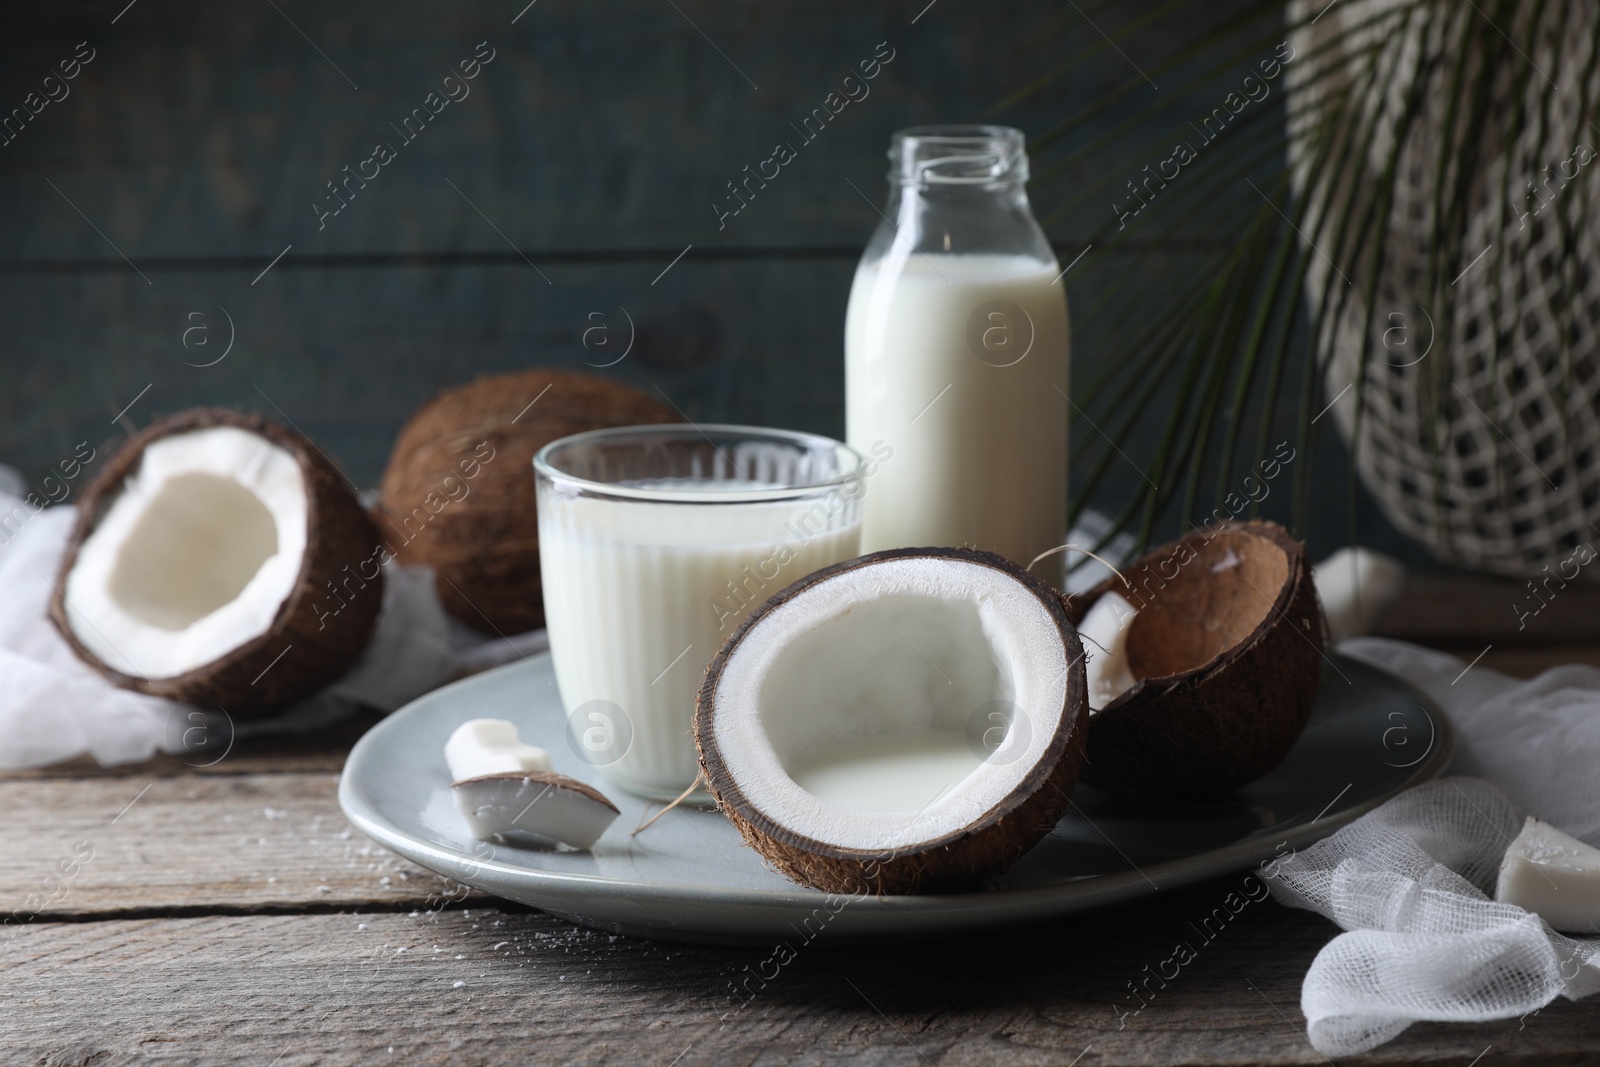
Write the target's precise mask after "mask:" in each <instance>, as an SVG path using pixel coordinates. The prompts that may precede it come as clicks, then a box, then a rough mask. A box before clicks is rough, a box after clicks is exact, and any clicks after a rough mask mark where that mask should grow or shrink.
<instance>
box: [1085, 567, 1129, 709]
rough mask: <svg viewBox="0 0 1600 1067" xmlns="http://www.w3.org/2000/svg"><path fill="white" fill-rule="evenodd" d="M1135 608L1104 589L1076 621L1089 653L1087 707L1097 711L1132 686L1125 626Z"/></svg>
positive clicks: (1127, 624)
mask: <svg viewBox="0 0 1600 1067" xmlns="http://www.w3.org/2000/svg"><path fill="white" fill-rule="evenodd" d="M1138 613H1139V612H1138V609H1136V608H1135V607H1134V606H1133V605H1132V604H1130V603H1128V602H1127V601H1126V600H1124V599H1123V598H1122V597H1120V596H1118V595H1117V594H1116V593H1115V592H1108V593H1105V594H1104V595H1103V596H1101V597H1100V599H1099V600H1096V601H1095V602H1094V607H1092V608H1090V609H1089V613H1088V614H1087V615H1085V616H1084V617H1083V621H1082V622H1081V623H1079V624H1078V635H1079V636H1080V637H1082V638H1083V641H1084V644H1085V646H1086V647H1085V649H1084V651H1085V652H1087V653H1088V654H1089V663H1088V667H1087V670H1088V678H1089V710H1090V711H1099V710H1100V709H1101V708H1103V707H1105V706H1106V705H1107V704H1109V703H1111V702H1112V701H1113V700H1115V699H1117V698H1118V697H1119V696H1121V695H1122V694H1123V693H1126V692H1127V691H1128V690H1130V689H1132V688H1133V683H1134V677H1133V669H1132V668H1131V667H1129V666H1128V629H1129V627H1131V626H1132V625H1133V618H1134V616H1135V615H1137V614H1138Z"/></svg>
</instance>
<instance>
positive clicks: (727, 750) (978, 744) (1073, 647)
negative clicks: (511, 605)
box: [695, 548, 1088, 893]
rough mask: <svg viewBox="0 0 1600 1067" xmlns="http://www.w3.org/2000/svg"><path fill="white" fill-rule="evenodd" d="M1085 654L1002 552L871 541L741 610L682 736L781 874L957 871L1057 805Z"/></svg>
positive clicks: (1028, 836)
mask: <svg viewBox="0 0 1600 1067" xmlns="http://www.w3.org/2000/svg"><path fill="white" fill-rule="evenodd" d="M1083 662H1084V657H1083V649H1082V646H1081V645H1080V644H1079V643H1078V638H1077V634H1076V632H1075V631H1074V629H1073V627H1072V624H1071V622H1070V621H1069V620H1068V618H1067V615H1066V612H1065V610H1064V609H1063V607H1062V604H1061V602H1060V599H1059V598H1058V596H1057V595H1056V593H1055V591H1054V590H1053V589H1051V588H1050V587H1049V586H1048V585H1046V584H1045V583H1044V582H1042V581H1040V580H1039V579H1037V578H1035V577H1034V576H1032V575H1030V574H1028V573H1027V572H1026V571H1024V570H1022V569H1021V568H1020V567H1018V566H1016V565H1015V564H1013V563H1011V562H1010V561H1008V560H1006V559H1004V558H1002V557H999V556H996V555H993V554H991V553H987V552H976V551H971V550H965V549H944V548H938V549H897V550H891V551H886V552H878V553H873V554H871V555H867V556H863V557H861V558H859V559H854V560H849V561H847V562H844V563H840V564H836V565H835V566H832V567H827V568H825V569H823V570H820V571H817V572H816V573H814V574H811V575H809V576H807V577H806V578H803V579H801V580H800V581H798V582H796V583H795V584H794V585H792V586H790V587H788V588H787V589H785V590H784V591H783V592H781V593H779V594H778V595H777V596H775V597H773V598H772V599H771V600H769V601H767V602H766V603H765V604H764V605H762V606H761V608H759V609H758V610H757V611H756V612H755V613H754V614H753V615H752V616H751V617H750V618H749V619H748V620H746V622H745V623H744V624H743V625H742V626H741V627H740V628H739V630H738V631H737V632H736V633H735V634H734V635H733V636H732V637H731V638H730V639H729V641H728V643H727V644H726V645H724V646H723V648H722V651H721V652H719V653H718V655H717V657H716V658H715V659H714V660H713V661H712V663H711V665H710V667H709V668H708V670H707V672H706V679H705V684H704V686H703V687H702V689H701V691H700V697H699V702H698V706H697V710H696V715H695V741H696V744H697V746H698V748H699V752H700V761H701V766H702V769H703V770H704V772H705V775H706V779H707V781H708V783H709V788H710V790H711V792H712V793H713V794H714V795H715V796H716V798H717V800H718V803H719V805H720V806H721V808H722V810H723V811H724V812H725V813H726V814H727V816H728V818H729V819H730V820H732V822H733V823H734V825H735V826H736V827H738V829H739V831H740V833H741V834H743V836H744V838H745V840H746V841H747V842H749V843H750V844H751V845H752V846H753V847H754V848H755V849H757V850H758V851H759V852H760V853H761V854H762V855H763V856H765V857H766V858H767V859H768V860H769V861H771V862H772V864H773V865H774V866H776V867H777V868H778V869H779V870H781V871H782V872H783V873H785V874H787V875H788V876H789V877H791V878H793V879H795V880H796V881H798V882H801V883H803V884H805V885H809V886H813V887H815V888H818V889H823V890H828V891H832V892H873V893H912V892H929V891H935V890H948V889H959V888H968V887H971V886H973V885H975V884H977V883H980V882H981V881H982V880H983V879H985V878H987V877H989V876H991V875H993V874H996V873H998V872H999V871H1002V870H1004V869H1005V868H1006V867H1008V866H1009V865H1010V864H1011V863H1013V862H1015V861H1016V859H1017V858H1018V857H1020V856H1021V855H1022V854H1023V853H1024V852H1026V851H1027V850H1028V849H1029V848H1031V847H1032V846H1033V845H1034V844H1035V843H1037V842H1038V840H1039V839H1040V838H1041V837H1043V836H1044V835H1045V834H1046V833H1048V832H1049V830H1050V828H1051V827H1052V826H1054V825H1055V823H1056V821H1057V820H1058V819H1059V818H1060V817H1061V815H1062V814H1064V812H1065V810H1066V808H1067V805H1068V800H1067V798H1068V795H1069V794H1070V792H1071V790H1072V786H1073V783H1074V781H1075V780H1076V778H1077V774H1078V770H1079V767H1080V765H1081V763H1082V760H1083V749H1084V737H1085V733H1086V730H1087V718H1088V710H1087V703H1086V700H1085V688H1084V669H1083Z"/></svg>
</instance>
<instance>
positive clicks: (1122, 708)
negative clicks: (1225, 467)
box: [1067, 522, 1326, 800]
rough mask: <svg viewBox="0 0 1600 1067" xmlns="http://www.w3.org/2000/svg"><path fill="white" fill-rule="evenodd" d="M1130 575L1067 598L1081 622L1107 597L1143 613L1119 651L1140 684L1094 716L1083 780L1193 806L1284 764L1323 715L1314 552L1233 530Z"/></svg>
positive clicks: (1241, 526)
mask: <svg viewBox="0 0 1600 1067" xmlns="http://www.w3.org/2000/svg"><path fill="white" fill-rule="evenodd" d="M1123 574H1124V575H1125V576H1126V578H1127V582H1126V583H1125V582H1124V581H1123V579H1122V578H1119V577H1116V576H1114V575H1113V576H1112V577H1110V578H1107V579H1106V580H1105V581H1104V582H1101V583H1100V584H1099V585H1097V586H1095V587H1094V588H1093V589H1090V590H1089V591H1087V592H1085V593H1080V594H1078V595H1076V596H1073V597H1069V598H1067V601H1068V607H1069V611H1070V612H1071V616H1072V620H1073V622H1074V624H1080V623H1084V622H1085V620H1086V618H1087V616H1088V615H1089V613H1090V612H1091V610H1092V609H1093V608H1094V606H1095V604H1096V603H1097V602H1098V601H1099V599H1100V598H1101V597H1102V596H1103V595H1105V594H1107V593H1116V594H1117V595H1119V596H1121V597H1122V598H1123V599H1124V600H1126V601H1127V602H1128V603H1129V604H1130V605H1132V607H1133V608H1134V609H1135V610H1136V612H1137V614H1135V615H1134V616H1133V618H1132V620H1131V621H1130V622H1129V623H1128V624H1127V630H1126V633H1125V634H1124V635H1122V636H1123V642H1124V643H1123V646H1122V648H1121V649H1112V650H1111V651H1112V654H1113V655H1114V656H1118V657H1120V659H1121V660H1122V666H1124V667H1125V669H1126V671H1127V673H1128V676H1129V679H1130V680H1131V683H1132V684H1131V688H1127V689H1126V690H1125V691H1123V692H1121V694H1120V695H1119V696H1116V698H1115V699H1113V700H1111V701H1110V702H1109V703H1107V704H1106V705H1105V707H1103V708H1100V709H1098V710H1096V711H1094V712H1093V714H1092V715H1091V716H1090V719H1089V758H1088V762H1087V763H1086V764H1085V766H1084V770H1083V780H1084V781H1085V782H1087V783H1089V784H1090V785H1093V786H1095V787H1096V788H1098V789H1103V790H1105V791H1107V792H1109V793H1114V794H1117V795H1119V796H1124V797H1128V798H1131V799H1158V800H1189V799H1198V798H1203V797H1207V796H1213V795H1216V794H1220V793H1226V792H1229V791H1230V790H1233V789H1237V788H1238V787H1240V786H1242V785H1245V784H1247V783H1249V782H1252V781H1254V780H1255V779H1257V778H1259V777H1261V776H1262V775H1263V774H1266V773H1267V772H1268V771H1270V770H1272V768H1274V767H1276V766H1277V765H1278V764H1279V763H1280V762H1282V761H1283V758H1284V756H1286V755H1288V753H1289V749H1290V748H1291V747H1292V746H1293V745H1294V742H1295V739H1296V738H1298V737H1299V736H1300V733H1301V731H1302V730H1304V729H1305V725H1306V721H1307V719H1309V718H1310V715H1311V705H1312V702H1313V701H1314V700H1315V698H1316V695H1317V682H1318V679H1319V678H1320V677H1321V672H1322V660H1323V653H1322V650H1323V647H1324V645H1325V644H1326V639H1325V636H1324V625H1323V619H1322V608H1321V606H1320V605H1319V604H1318V602H1317V590H1316V586H1315V584H1314V583H1313V581H1312V578H1311V566H1310V563H1309V561H1308V559H1307V557H1306V552H1305V546H1304V545H1302V544H1301V543H1300V542H1298V541H1296V540H1295V539H1294V538H1292V537H1290V536H1289V534H1288V532H1287V531H1286V530H1284V529H1283V527H1281V526H1279V525H1277V524H1276V523H1271V522H1229V523H1224V524H1222V525H1220V526H1218V527H1216V528H1215V529H1213V530H1209V531H1208V530H1196V531H1195V532H1193V533H1191V534H1189V535H1188V536H1186V537H1183V538H1181V539H1179V540H1177V541H1174V542H1172V543H1171V544H1167V545H1163V546H1162V547H1161V548H1158V549H1156V550H1155V551H1154V552H1152V553H1150V554H1149V555H1148V556H1146V557H1145V558H1144V559H1143V560H1141V561H1139V562H1138V563H1136V564H1135V565H1134V566H1132V567H1131V568H1127V569H1125V570H1124V571H1123ZM1088 651H1089V655H1090V657H1091V659H1092V658H1093V657H1095V656H1097V655H1101V656H1104V655H1105V653H1104V652H1102V651H1101V650H1100V649H1097V648H1095V647H1094V646H1092V645H1091V646H1089V649H1088Z"/></svg>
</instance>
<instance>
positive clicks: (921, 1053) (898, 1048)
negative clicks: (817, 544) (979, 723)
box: [0, 884, 1600, 1067]
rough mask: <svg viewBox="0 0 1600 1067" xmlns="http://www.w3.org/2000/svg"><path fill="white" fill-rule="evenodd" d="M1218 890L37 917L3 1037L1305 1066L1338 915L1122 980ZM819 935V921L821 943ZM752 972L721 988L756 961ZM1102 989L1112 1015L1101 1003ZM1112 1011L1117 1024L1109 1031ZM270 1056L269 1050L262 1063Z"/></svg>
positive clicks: (1587, 1020) (1597, 1017)
mask: <svg viewBox="0 0 1600 1067" xmlns="http://www.w3.org/2000/svg"><path fill="white" fill-rule="evenodd" d="M1226 889H1227V887H1226V886H1225V885H1221V884H1212V885H1209V886H1202V887H1198V888H1196V889H1194V890H1192V891H1189V892H1185V893H1182V894H1177V895H1174V896H1171V897H1167V898H1163V899H1162V900H1161V901H1159V902H1154V903H1151V904H1147V905H1144V906H1141V907H1140V908H1139V909H1137V910H1136V911H1129V910H1124V911H1119V912H1114V913H1110V914H1108V915H1104V916H1096V917H1090V918H1087V919H1083V920H1080V921H1078V922H1075V923H1068V924H1063V925H1060V926H1057V927H1050V928H1045V929H1039V930H1029V931H1025V932H1017V933H1006V934H991V935H988V936H985V937H982V938H965V939H957V940H951V941H935V942H928V943H920V944H903V945H894V946H864V947H852V948H841V947H838V946H829V945H827V944H826V942H825V940H823V939H819V940H817V941H815V942H813V943H812V944H810V945H800V946H798V949H797V951H796V953H795V958H794V959H793V960H792V961H791V962H789V963H788V964H787V965H786V966H784V967H783V968H782V969H781V970H778V971H776V972H774V970H773V969H772V968H771V967H770V966H767V965H766V964H765V961H766V960H767V959H768V958H769V957H770V956H771V955H772V952H771V951H770V950H767V949H738V950H735V949H708V948H696V947H688V946H677V945H655V944H650V943H646V942H639V941H632V940H630V939H628V938H618V937H613V936H610V935H607V934H602V933H596V932H593V931H587V930H582V929H579V928H575V927H570V926H567V925H566V924H564V923H561V922H559V921H558V920H554V919H551V918H550V917H548V916H544V915H541V914H538V913H528V912H503V911H498V910H494V909H490V908H480V907H471V908H468V909H464V910H463V909H454V908H452V909H449V910H444V911H438V912H428V913H423V914H419V915H417V916H407V915H396V914H393V913H383V914H342V915H307V916H224V917H204V918H192V919H165V920H139V921H113V922H97V923H42V924H37V925H34V926H31V927H28V928H25V929H23V930H21V931H19V932H18V934H17V936H16V938H15V939H14V940H13V941H11V942H10V944H9V945H7V946H6V947H5V949H4V952H5V956H4V958H5V960H6V965H7V966H6V972H7V994H8V1003H9V1004H10V1005H11V1006H12V1008H13V1010H12V1011H10V1012H8V1013H7V1019H6V1023H5V1026H4V1028H3V1030H0V1049H3V1050H4V1054H5V1058H6V1059H8V1060H11V1061H19V1062H20V1061H26V1062H38V1063H49V1064H66V1063H72V1064H81V1063H91V1062H92V1063H96V1064H101V1063H105V1064H116V1063H124V1062H133V1061H138V1062H141V1063H144V1062H149V1063H182V1062H196V1061H201V1060H203V1061H204V1062H207V1063H217V1064H233V1063H239V1064H256V1065H260V1064H265V1063H268V1062H276V1063H277V1064H278V1065H279V1067H289V1065H305V1064H345V1063H349V1064H366V1063H372V1062H389V1061H390V1060H392V1061H393V1062H401V1063H445V1062H448V1063H454V1064H523V1063H538V1064H603V1063H619V1064H641V1063H654V1064H668V1063H676V1064H678V1065H680V1067H687V1065H692V1064H716V1065H724V1064H755V1063H761V1064H829V1063H844V1062H851V1063H880V1064H907V1065H909V1064H920V1063H924V1062H928V1063H942V1064H967V1063H977V1064H994V1065H1010V1064H1019V1065H1020V1064H1058V1065H1066V1064H1069V1063H1078V1064H1081V1065H1085V1067H1088V1065H1095V1064H1141V1065H1158V1064H1180V1063H1181V1064H1263V1063H1290V1064H1294V1063H1305V1064H1313V1063H1323V1062H1325V1061H1324V1060H1323V1058H1322V1057H1320V1056H1319V1055H1318V1054H1317V1053H1316V1052H1315V1051H1314V1050H1313V1049H1311V1047H1310V1046H1309V1045H1308V1044H1307V1042H1306V1040H1305V1036H1304V1020H1303V1018H1302V1017H1301V1016H1300V1013H1299V1010H1298V1007H1297V1005H1298V1001H1299V986H1300V981H1301V977H1302V976H1303V974H1304V971H1305V968H1306V966H1307V965H1308V964H1309V962H1310V960H1311V957H1312V956H1313V955H1314V954H1315V952H1316V951H1317V949H1318V948H1319V947H1320V946H1321V944H1322V943H1323V942H1324V941H1325V940H1326V939H1327V937H1328V936H1329V934H1330V932H1331V927H1329V926H1328V925H1327V924H1326V923H1323V922H1322V921H1321V920H1318V919H1314V918H1312V917H1309V916H1307V915H1305V914H1304V913H1296V912H1291V911H1289V910H1287V909H1284V908H1280V907H1278V906H1277V905H1275V904H1270V903H1268V904H1263V905H1259V906H1257V907H1255V908H1253V909H1251V910H1248V911H1246V912H1245V913H1243V914H1241V915H1240V917H1239V918H1238V919H1237V920H1236V921H1235V923H1234V924H1233V925H1232V926H1230V927H1229V928H1227V929H1225V930H1224V931H1223V932H1222V933H1221V934H1220V935H1219V936H1217V937H1216V938H1215V939H1214V940H1213V941H1212V942H1211V943H1209V944H1205V945H1201V946H1200V947H1199V950H1198V952H1197V955H1196V958H1195V959H1194V960H1193V961H1192V962H1191V963H1190V964H1189V965H1188V966H1187V967H1186V968H1184V970H1183V971H1182V972H1180V974H1179V975H1178V977H1177V978H1175V979H1173V980H1172V981H1170V982H1168V983H1167V984H1166V986H1165V988H1161V987H1159V986H1157V985H1156V984H1154V983H1152V984H1151V985H1150V986H1149V988H1150V990H1151V991H1152V993H1151V994H1150V999H1148V1001H1147V1003H1146V1006H1145V1007H1144V1008H1143V1010H1142V1011H1140V1012H1139V1014H1137V1015H1131V1014H1122V1013H1121V1012H1125V1011H1126V1010H1127V1009H1126V1005H1128V1004H1132V1003H1134V1002H1133V1001H1132V999H1131V994H1130V993H1129V992H1128V989H1127V983H1129V982H1136V981H1139V980H1140V979H1141V978H1142V976H1143V974H1144V969H1145V968H1146V967H1154V966H1156V965H1157V964H1159V962H1160V961H1161V960H1163V959H1165V958H1166V957H1167V956H1168V955H1169V954H1170V952H1171V946H1172V943H1173V942H1174V941H1175V940H1180V939H1185V938H1188V939H1190V940H1193V938H1194V935H1193V934H1192V933H1191V932H1190V931H1189V930H1188V929H1187V922H1186V920H1187V919H1190V918H1192V917H1193V916H1195V915H1200V914H1203V913H1204V912H1205V911H1206V910H1208V909H1209V908H1210V907H1212V906H1213V905H1215V904H1216V902H1217V900H1218V899H1220V897H1221V896H1222V895H1223V893H1224V892H1225V891H1226ZM825 937H826V935H825V934H824V935H823V938H825ZM763 969H764V970H766V973H767V974H769V975H774V974H775V977H772V978H771V980H770V981H768V982H766V983H765V986H764V988H763V987H761V986H758V985H756V984H751V985H749V987H748V988H749V990H750V992H749V993H748V994H746V993H740V992H736V983H740V982H742V981H744V980H745V976H747V975H749V974H752V973H755V972H757V971H760V970H763ZM1119 1008H1120V1011H1119ZM1119 1022H1120V1023H1121V1025H1120V1027H1119ZM1597 1042H1600V1011H1596V1009H1595V1007H1594V1006H1593V1005H1585V1004H1579V1005H1572V1004H1566V1003H1563V1004H1558V1005H1554V1006H1552V1007H1551V1008H1548V1009H1546V1010H1545V1011H1544V1012H1542V1013H1540V1014H1539V1015H1536V1016H1532V1017H1530V1018H1529V1019H1527V1020H1526V1021H1525V1022H1519V1020H1515V1019H1513V1020H1509V1021H1506V1022H1502V1023H1493V1024H1486V1025H1481V1026H1455V1027H1444V1026H1419V1027H1415V1028H1413V1029H1412V1030H1411V1031H1410V1032H1408V1033H1407V1034H1405V1035H1403V1036H1402V1037H1401V1038H1400V1039H1398V1040H1397V1041H1395V1042H1393V1043H1392V1044H1390V1045H1387V1046H1385V1047H1384V1048H1382V1049H1380V1050H1378V1051H1377V1052H1376V1053H1374V1054H1372V1055H1370V1056H1367V1057H1362V1058H1361V1059H1359V1060H1352V1061H1348V1062H1361V1063H1374V1064H1378V1063H1382V1064H1452V1065H1455V1067H1459V1065H1461V1064H1465V1063H1469V1062H1472V1060H1473V1058H1474V1057H1475V1056H1478V1055H1479V1054H1481V1053H1483V1052H1484V1051H1485V1048H1486V1047H1489V1046H1492V1048H1493V1062H1495V1063H1522V1064H1532V1063H1538V1064H1559V1063H1580V1062H1592V1059H1591V1057H1592V1050H1593V1048H1594V1047H1595V1045H1596V1043H1597ZM275 1056H276V1057H281V1058H279V1059H278V1060H276V1061H274V1060H273V1057H275Z"/></svg>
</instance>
